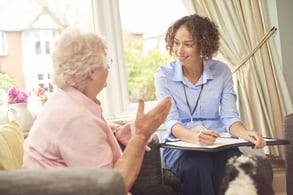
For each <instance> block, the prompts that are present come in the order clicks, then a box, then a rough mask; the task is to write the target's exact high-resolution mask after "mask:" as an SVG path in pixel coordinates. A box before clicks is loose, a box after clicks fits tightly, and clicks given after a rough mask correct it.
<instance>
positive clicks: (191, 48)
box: [173, 25, 202, 67]
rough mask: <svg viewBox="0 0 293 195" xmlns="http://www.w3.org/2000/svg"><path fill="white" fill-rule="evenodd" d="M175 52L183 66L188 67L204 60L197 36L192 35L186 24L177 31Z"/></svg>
mask: <svg viewBox="0 0 293 195" xmlns="http://www.w3.org/2000/svg"><path fill="white" fill-rule="evenodd" d="M173 53H174V54H175V56H176V57H177V60H178V61H179V62H180V63H181V64H182V66H186V67H188V66H191V65H192V64H196V63H197V62H201V61H202V58H201V57H200V51H199V49H198V45H197V40H196V37H192V35H191V33H190V32H189V31H188V30H187V28H186V26H184V25H182V26H181V27H180V28H178V30H177V31H176V33H175V36H174V45H173Z"/></svg>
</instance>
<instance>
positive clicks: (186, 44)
mask: <svg viewBox="0 0 293 195" xmlns="http://www.w3.org/2000/svg"><path fill="white" fill-rule="evenodd" d="M184 46H185V47H193V44H192V43H185V44H184Z"/></svg>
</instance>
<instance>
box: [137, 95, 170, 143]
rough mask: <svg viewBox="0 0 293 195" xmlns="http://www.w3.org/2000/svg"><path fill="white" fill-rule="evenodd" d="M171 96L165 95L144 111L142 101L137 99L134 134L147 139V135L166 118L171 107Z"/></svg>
mask: <svg viewBox="0 0 293 195" xmlns="http://www.w3.org/2000/svg"><path fill="white" fill-rule="evenodd" d="M171 104H172V103H171V97H169V96H166V97H165V98H163V99H162V100H161V101H160V102H159V103H158V104H157V105H156V106H155V107H154V108H152V109H151V110H150V111H148V112H147V113H144V101H143V100H139V101H138V109H137V114H136V119H135V123H134V125H135V132H134V134H136V135H141V136H143V138H144V139H145V140H146V141H147V140H148V139H149V137H150V136H151V135H152V134H153V133H154V132H155V131H156V130H157V129H158V128H159V126H160V125H161V124H162V123H163V122H164V121H165V120H166V117H167V115H168V113H169V111H170V108H171Z"/></svg>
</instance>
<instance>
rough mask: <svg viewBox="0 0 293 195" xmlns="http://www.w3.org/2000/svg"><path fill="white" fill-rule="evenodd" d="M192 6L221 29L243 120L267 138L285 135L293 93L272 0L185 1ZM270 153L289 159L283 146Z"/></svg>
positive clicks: (270, 149)
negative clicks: (286, 76) (284, 68)
mask: <svg viewBox="0 0 293 195" xmlns="http://www.w3.org/2000/svg"><path fill="white" fill-rule="evenodd" d="M182 2H183V3H184V5H185V6H186V8H187V10H188V11H189V12H190V13H191V14H192V13H197V14H199V15H202V16H207V17H209V18H210V19H211V20H213V21H214V22H215V23H216V24H217V25H218V27H219V31H220V34H221V46H220V49H219V53H220V54H222V55H223V56H224V58H225V59H226V62H227V64H228V66H229V67H230V68H231V70H232V72H233V80H234V89H235V91H236V93H237V95H238V99H237V106H238V110H239V113H240V117H241V120H242V121H243V123H244V124H245V126H246V127H247V128H248V129H251V130H257V131H260V132H261V133H262V134H263V136H265V137H276V138H284V134H283V121H284V118H285V116H286V115H287V114H288V113H290V112H292V111H291V109H292V105H291V100H290V96H289V92H288V89H287V86H286V83H285V80H284V76H283V73H282V65H281V60H280V59H281V57H280V54H279V53H278V52H277V49H276V39H275V36H276V32H277V29H276V28H275V27H274V26H270V25H271V23H272V22H271V21H270V20H269V19H270V17H268V15H269V11H268V8H267V7H268V6H267V3H268V2H267V1H266V0H243V1H241V0H217V1H215V0H182ZM264 152H265V153H266V154H267V155H271V156H272V157H274V158H281V159H284V154H283V153H284V151H283V149H282V147H277V146H274V147H273V146H270V147H265V148H264Z"/></svg>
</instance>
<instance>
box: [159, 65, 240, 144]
mask: <svg viewBox="0 0 293 195" xmlns="http://www.w3.org/2000/svg"><path fill="white" fill-rule="evenodd" d="M155 85H156V96H157V99H159V100H160V99H162V98H163V97H165V96H171V97H172V107H171V111H170V113H169V115H168V116H167V120H166V122H165V126H166V129H167V132H168V134H167V137H166V138H167V139H168V140H175V139H176V137H174V136H173V135H172V133H171V128H172V127H173V126H174V125H175V124H177V123H180V124H183V125H184V126H185V127H187V128H192V127H194V126H197V125H202V126H204V127H206V128H208V129H212V130H216V131H218V132H220V133H225V132H228V129H229V128H230V126H231V125H232V124H233V123H234V122H236V121H240V117H239V114H238V111H237V108H236V98H237V97H236V94H235V92H234V90H233V80H232V73H231V70H230V69H229V68H228V66H227V65H226V64H224V63H222V62H220V61H217V60H208V61H204V71H203V74H202V76H201V77H200V79H199V80H198V81H197V83H196V84H192V83H191V82H190V81H189V80H188V79H187V78H186V77H184V76H183V73H182V65H181V64H180V63H179V62H177V61H173V62H170V63H167V64H165V65H163V66H161V67H160V68H159V69H158V70H157V73H156V75H155ZM202 85H203V89H202V91H201V87H202ZM183 86H185V90H186V96H185V93H184V87H183ZM200 91H201V95H200V98H199V100H198V106H197V107H196V110H195V112H194V114H193V115H192V116H191V112H192V110H193V109H194V107H195V105H196V101H197V99H198V96H199V94H200ZM186 98H187V99H188V102H189V105H190V108H189V107H188V105H187V101H186ZM190 110H191V112H190Z"/></svg>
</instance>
